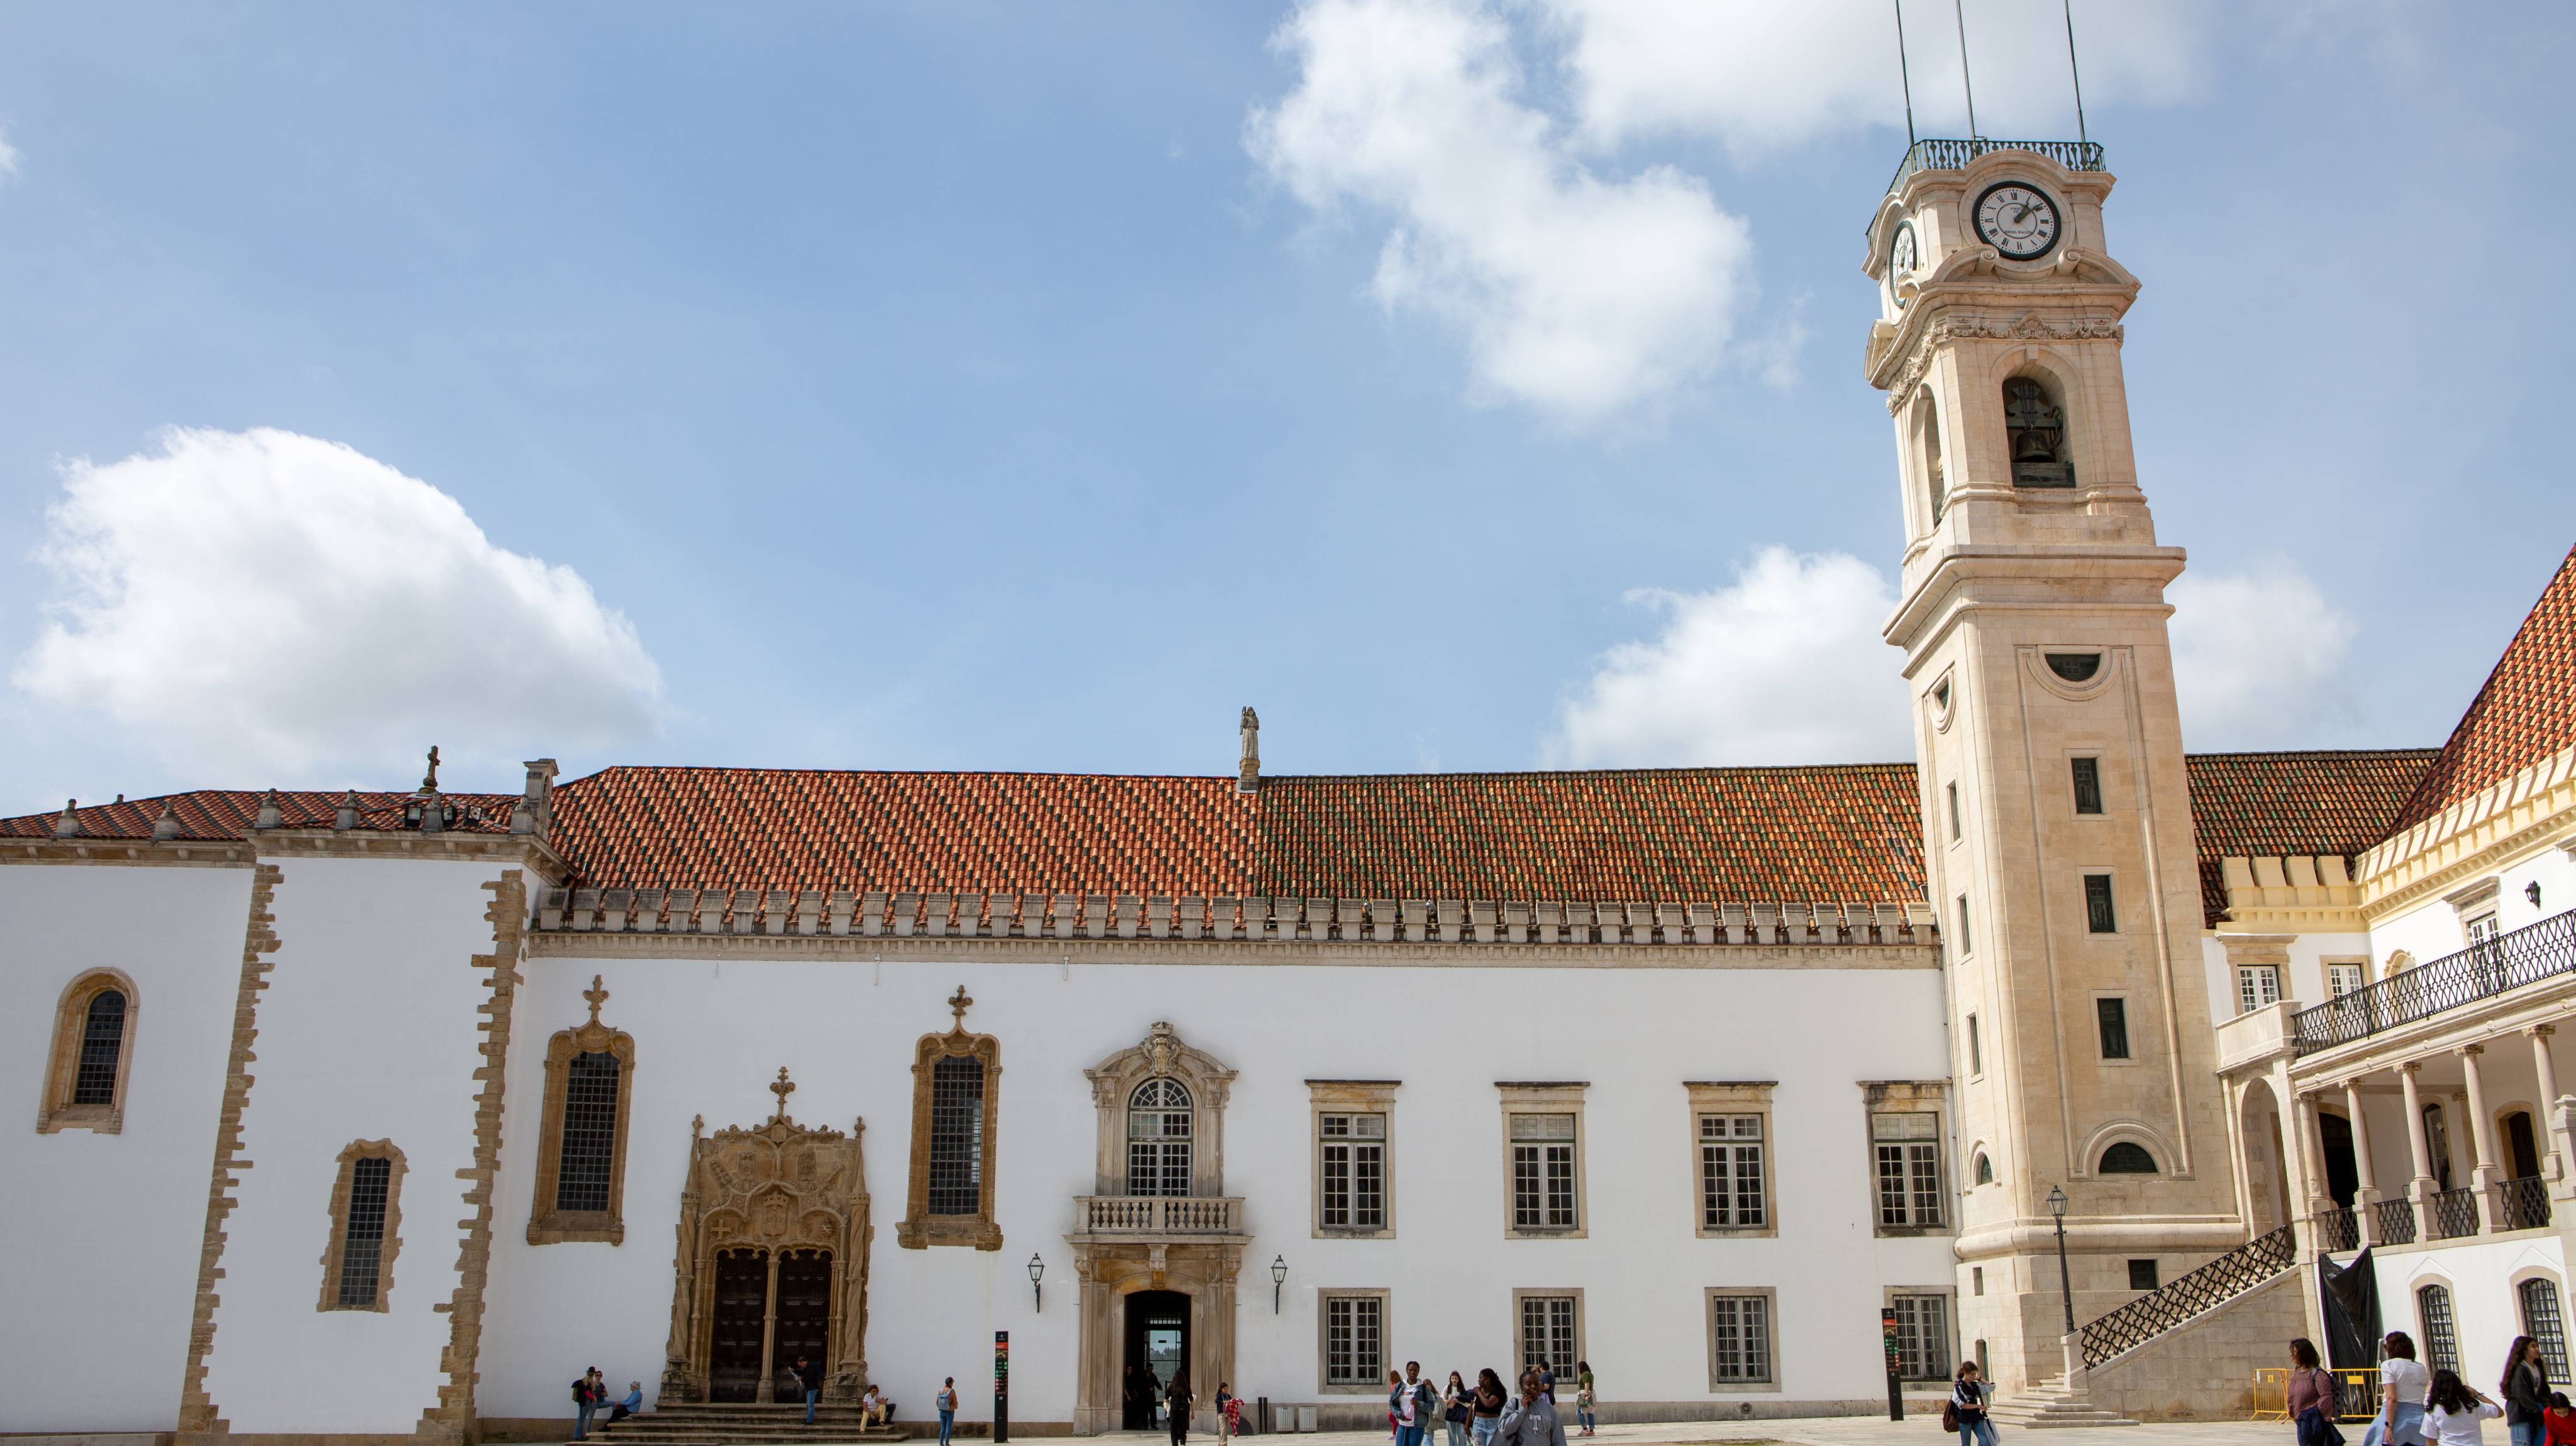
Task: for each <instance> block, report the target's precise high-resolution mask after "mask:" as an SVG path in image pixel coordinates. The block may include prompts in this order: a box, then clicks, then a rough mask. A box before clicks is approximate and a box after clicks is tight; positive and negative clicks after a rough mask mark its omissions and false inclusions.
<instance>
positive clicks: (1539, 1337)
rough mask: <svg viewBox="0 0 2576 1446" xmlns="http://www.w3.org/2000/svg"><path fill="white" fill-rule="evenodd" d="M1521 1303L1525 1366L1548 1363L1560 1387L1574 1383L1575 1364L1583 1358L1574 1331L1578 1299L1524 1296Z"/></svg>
mask: <svg viewBox="0 0 2576 1446" xmlns="http://www.w3.org/2000/svg"><path fill="white" fill-rule="evenodd" d="M1520 1305H1521V1368H1522V1369H1523V1370H1527V1369H1528V1368H1530V1367H1532V1366H1545V1367H1546V1368H1548V1369H1549V1370H1551V1371H1554V1372H1555V1373H1556V1374H1557V1376H1558V1377H1559V1378H1560V1379H1559V1381H1558V1383H1557V1388H1558V1389H1559V1390H1564V1389H1565V1388H1566V1387H1567V1386H1570V1385H1571V1384H1573V1382H1572V1377H1573V1375H1574V1363H1575V1362H1576V1361H1577V1360H1580V1359H1581V1356H1580V1355H1579V1354H1577V1347H1578V1346H1579V1344H1580V1343H1579V1342H1578V1341H1576V1339H1575V1331H1574V1325H1575V1298H1574V1297H1573V1296H1570V1295H1524V1296H1522V1297H1521V1301H1520ZM1569 1396H1570V1393H1569Z"/></svg>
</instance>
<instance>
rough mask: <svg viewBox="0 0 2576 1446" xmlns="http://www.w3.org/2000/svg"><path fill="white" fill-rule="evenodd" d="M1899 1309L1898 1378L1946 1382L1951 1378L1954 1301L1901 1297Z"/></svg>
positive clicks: (1895, 1302) (1893, 1302) (1936, 1297)
mask: <svg viewBox="0 0 2576 1446" xmlns="http://www.w3.org/2000/svg"><path fill="white" fill-rule="evenodd" d="M1888 1303H1889V1304H1890V1305H1893V1306H1895V1307H1896V1366H1897V1374H1898V1375H1899V1376H1900V1377H1902V1378H1904V1379H1906V1380H1909V1381H1937V1380H1945V1379H1947V1378H1948V1377H1949V1374H1950V1366H1951V1361H1950V1299H1949V1297H1947V1296H1940V1295H1900V1296H1897V1297H1895V1298H1894V1299H1893V1300H1891V1301H1889V1302H1888Z"/></svg>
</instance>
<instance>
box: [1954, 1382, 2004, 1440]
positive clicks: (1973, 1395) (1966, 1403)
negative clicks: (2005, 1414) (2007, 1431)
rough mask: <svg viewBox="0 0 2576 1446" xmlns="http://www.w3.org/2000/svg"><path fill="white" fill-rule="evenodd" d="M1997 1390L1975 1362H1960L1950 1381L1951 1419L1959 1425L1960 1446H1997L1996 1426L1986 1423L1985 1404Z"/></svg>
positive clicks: (1988, 1421) (1990, 1422)
mask: <svg viewBox="0 0 2576 1446" xmlns="http://www.w3.org/2000/svg"><path fill="white" fill-rule="evenodd" d="M1994 1393H1995V1388H1994V1387H1992V1386H1989V1385H1987V1384H1986V1377H1985V1372H1983V1371H1981V1370H1979V1369H1977V1363H1976V1362H1975V1361H1961V1362H1960V1363H1959V1369H1958V1371H1957V1373H1956V1374H1954V1375H1952V1376H1951V1377H1950V1418H1951V1419H1952V1420H1953V1421H1956V1422H1957V1423H1958V1428H1959V1446H1995V1423H1994V1422H1992V1421H1990V1420H1988V1419H1986V1403H1987V1402H1988V1401H1990V1400H1992V1399H1994Z"/></svg>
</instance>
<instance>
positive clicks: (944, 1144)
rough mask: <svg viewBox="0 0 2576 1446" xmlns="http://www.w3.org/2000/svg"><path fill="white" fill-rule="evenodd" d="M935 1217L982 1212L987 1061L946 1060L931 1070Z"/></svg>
mask: <svg viewBox="0 0 2576 1446" xmlns="http://www.w3.org/2000/svg"><path fill="white" fill-rule="evenodd" d="M923 1208H924V1209H925V1210H927V1211H928V1212H929V1213H930V1214H933V1215H980V1214H982V1213H983V1210H984V1062H983V1061H982V1060H980V1059H976V1058H974V1057H973V1056H971V1055H954V1054H952V1055H945V1056H942V1057H941V1059H940V1061H939V1062H938V1063H937V1064H936V1065H933V1066H932V1067H931V1071H930V1194H929V1196H928V1198H927V1199H926V1201H925V1202H924V1204H923Z"/></svg>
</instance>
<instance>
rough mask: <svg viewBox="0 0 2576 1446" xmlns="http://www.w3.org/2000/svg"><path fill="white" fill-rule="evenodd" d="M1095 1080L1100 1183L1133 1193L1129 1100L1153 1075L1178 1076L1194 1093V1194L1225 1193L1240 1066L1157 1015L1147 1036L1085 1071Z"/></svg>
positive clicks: (1106, 1190) (1114, 1191)
mask: <svg viewBox="0 0 2576 1446" xmlns="http://www.w3.org/2000/svg"><path fill="white" fill-rule="evenodd" d="M1082 1075H1083V1078H1085V1079H1087V1080H1089V1081H1091V1102H1092V1104H1093V1106H1094V1107H1095V1108H1096V1109H1097V1110H1098V1111H1099V1117H1100V1123H1099V1155H1098V1162H1097V1163H1098V1176H1099V1182H1098V1189H1097V1191H1096V1192H1095V1193H1097V1194H1101V1195H1124V1194H1126V1193H1127V1100H1128V1097H1129V1096H1130V1095H1132V1094H1134V1093H1135V1092H1136V1087H1137V1086H1138V1085H1140V1084H1143V1083H1144V1082H1145V1081H1147V1080H1149V1079H1174V1080H1178V1081H1180V1083H1181V1086H1182V1087H1183V1088H1184V1089H1187V1090H1188V1091H1189V1094H1190V1194H1192V1195H1194V1196H1199V1197H1203V1198H1204V1197H1213V1196H1221V1195H1223V1194H1225V1102H1226V1096H1227V1094H1228V1093H1229V1092H1230V1091H1231V1090H1232V1088H1233V1085H1234V1076H1235V1072H1234V1071H1233V1070H1230V1069H1227V1068H1226V1067H1225V1066H1224V1065H1222V1064H1219V1063H1218V1062H1217V1061H1216V1058H1215V1057H1214V1056H1213V1055H1209V1054H1206V1053H1204V1052H1202V1051H1200V1050H1196V1049H1193V1048H1191V1047H1190V1046H1188V1045H1186V1044H1183V1043H1181V1037H1180V1035H1179V1033H1178V1032H1177V1031H1175V1030H1174V1029H1173V1028H1172V1026H1171V1024H1170V1023H1169V1022H1168V1021H1165V1020H1156V1021H1155V1022H1154V1024H1153V1027H1152V1028H1151V1029H1149V1030H1148V1031H1147V1032H1146V1035H1145V1042H1144V1043H1142V1044H1138V1045H1135V1046H1132V1047H1130V1048H1127V1049H1123V1050H1120V1051H1119V1052H1118V1053H1116V1054H1113V1055H1111V1056H1110V1057H1109V1058H1107V1059H1105V1060H1102V1061H1101V1062H1100V1064H1099V1065H1098V1066H1097V1067H1095V1068H1092V1069H1087V1070H1084V1071H1083V1072H1082Z"/></svg>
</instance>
